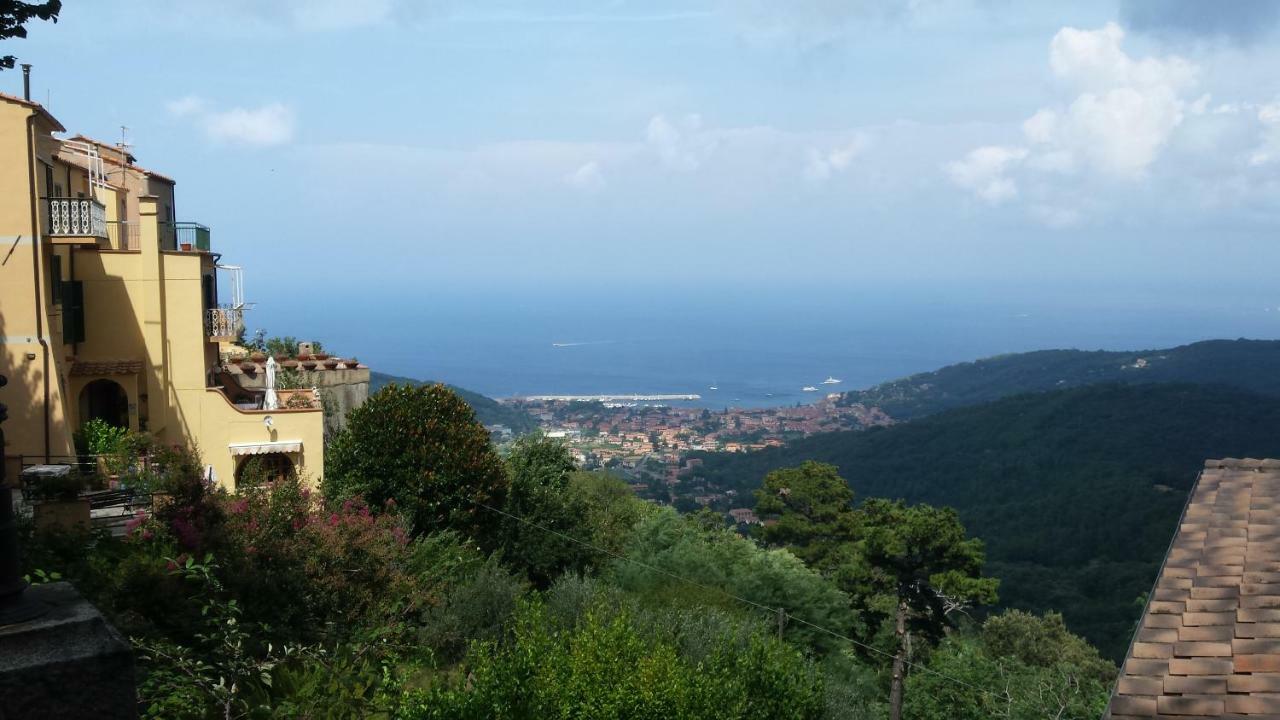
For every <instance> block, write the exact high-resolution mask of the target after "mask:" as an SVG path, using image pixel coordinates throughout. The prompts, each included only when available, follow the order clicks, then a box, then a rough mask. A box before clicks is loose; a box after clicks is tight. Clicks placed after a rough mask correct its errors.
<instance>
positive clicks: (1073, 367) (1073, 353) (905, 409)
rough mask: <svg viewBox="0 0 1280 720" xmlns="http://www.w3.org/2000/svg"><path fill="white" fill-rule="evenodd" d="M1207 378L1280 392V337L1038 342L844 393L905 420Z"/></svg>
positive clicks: (848, 399)
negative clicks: (1088, 345) (1120, 348)
mask: <svg viewBox="0 0 1280 720" xmlns="http://www.w3.org/2000/svg"><path fill="white" fill-rule="evenodd" d="M1170 382H1176V383H1201V384H1206V385H1225V386H1229V387H1235V388H1239V389H1243V390H1251V391H1253V392H1258V393H1263V394H1266V395H1272V396H1280V341H1278V340H1207V341H1204V342H1198V343H1192V344H1190V345H1182V346H1180V347H1176V348H1169V349H1166V350H1141V351H1137V352H1127V351H1126V352H1107V351H1093V352H1089V351H1084V350H1040V351H1037V352H1028V353H1017V354H1012V355H998V356H996V357H992V358H986V359H983V360H977V361H975V362H967V363H958V364H956V365H948V366H947V367H944V368H942V369H940V370H935V371H933V372H927V373H920V374H918V375H912V376H910V377H906V378H902V379H899V380H894V381H891V382H887V383H883V384H881V385H877V386H875V387H873V388H870V389H868V390H858V391H854V392H850V393H845V395H844V397H843V398H841V402H842V403H844V404H853V403H862V404H864V405H867V406H875V407H879V408H880V409H882V410H884V411H885V412H887V413H889V415H891V416H892V417H894V418H897V419H900V420H905V419H909V418H918V417H923V416H925V415H931V414H934V413H938V412H942V411H944V410H950V409H953V408H959V407H967V406H971V405H978V404H981V403H985V402H991V401H993V400H998V399H1000V398H1004V397H1009V396H1012V395H1018V394H1021V393H1028V392H1044V391H1047V390H1062V389H1065V388H1072V387H1079V386H1084V385H1095V384H1101V383H1126V384H1146V383H1170Z"/></svg>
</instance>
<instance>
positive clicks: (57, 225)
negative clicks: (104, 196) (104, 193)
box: [49, 198, 107, 238]
mask: <svg viewBox="0 0 1280 720" xmlns="http://www.w3.org/2000/svg"><path fill="white" fill-rule="evenodd" d="M49 234H50V235H82V236H85V237H99V238H104V237H106V236H107V208H106V206H105V205H103V204H102V203H100V202H98V201H97V200H94V199H92V198H49Z"/></svg>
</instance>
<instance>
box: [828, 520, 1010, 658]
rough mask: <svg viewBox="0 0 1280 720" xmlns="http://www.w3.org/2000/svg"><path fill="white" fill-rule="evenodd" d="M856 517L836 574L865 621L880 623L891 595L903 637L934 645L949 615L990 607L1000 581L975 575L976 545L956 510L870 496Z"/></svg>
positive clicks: (979, 557)
mask: <svg viewBox="0 0 1280 720" xmlns="http://www.w3.org/2000/svg"><path fill="white" fill-rule="evenodd" d="M857 514H858V519H857V523H858V530H857V540H856V541H855V542H854V543H853V547H852V548H851V552H850V560H851V562H849V563H848V564H847V565H845V566H842V567H841V568H839V569H838V570H837V574H838V576H839V578H840V583H841V586H842V587H843V588H844V589H845V590H846V591H847V592H849V593H850V594H851V595H853V596H854V597H855V598H856V599H858V600H859V601H860V602H861V603H862V607H861V608H860V609H862V610H863V611H864V613H865V614H866V616H868V619H871V618H875V617H876V616H878V615H882V614H883V615H884V619H886V620H887V613H883V611H882V610H881V608H883V607H884V606H885V603H884V602H883V601H881V600H878V598H885V597H892V598H894V599H895V600H896V601H899V602H905V603H906V606H907V609H908V616H907V630H908V632H910V633H912V635H913V636H917V637H922V638H924V639H925V640H927V641H928V642H930V643H936V642H938V641H939V640H940V639H941V638H942V636H943V633H944V631H945V630H946V629H948V628H949V627H951V620H950V618H949V614H950V613H951V612H954V611H956V610H962V609H964V608H966V607H971V606H973V605H988V604H991V603H993V602H995V600H996V587H997V585H999V581H998V580H996V579H994V578H984V577H981V575H982V566H983V562H984V561H985V555H984V553H983V550H982V541H981V540H977V539H974V538H969V537H966V534H965V529H964V526H963V525H962V524H961V523H960V518H959V516H957V515H956V512H955V510H952V509H951V508H935V507H931V506H929V505H912V506H908V505H906V504H905V503H903V502H902V501H901V500H883V499H871V500H868V501H867V502H866V503H864V504H863V506H862V507H861V508H859V509H858V513H857Z"/></svg>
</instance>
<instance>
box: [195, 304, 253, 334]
mask: <svg viewBox="0 0 1280 720" xmlns="http://www.w3.org/2000/svg"><path fill="white" fill-rule="evenodd" d="M243 331H244V308H242V307H217V308H211V309H209V310H206V311H205V313H204V334H205V335H207V336H208V337H209V340H210V341H211V342H234V341H235V339H236V338H238V337H240V333H241V332H243Z"/></svg>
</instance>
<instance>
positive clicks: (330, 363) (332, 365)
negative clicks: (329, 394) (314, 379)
mask: <svg viewBox="0 0 1280 720" xmlns="http://www.w3.org/2000/svg"><path fill="white" fill-rule="evenodd" d="M324 366H325V367H326V368H328V369H329V370H337V369H338V358H326V359H325V361H324Z"/></svg>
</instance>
